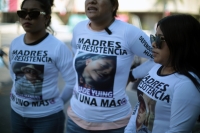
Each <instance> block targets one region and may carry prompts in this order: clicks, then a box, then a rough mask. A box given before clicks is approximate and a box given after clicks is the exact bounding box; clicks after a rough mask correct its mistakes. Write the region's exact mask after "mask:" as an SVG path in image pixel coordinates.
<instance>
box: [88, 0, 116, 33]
mask: <svg viewBox="0 0 200 133" xmlns="http://www.w3.org/2000/svg"><path fill="white" fill-rule="evenodd" d="M115 9H116V7H113V5H112V4H111V2H110V0H85V13H86V15H87V17H88V18H89V19H90V21H91V24H90V26H91V28H92V29H93V30H96V31H100V30H104V28H105V27H108V26H109V25H110V24H111V23H112V21H113V19H114V17H113V15H112V13H113V11H114V10H115Z"/></svg>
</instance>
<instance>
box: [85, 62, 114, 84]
mask: <svg viewBox="0 0 200 133" xmlns="http://www.w3.org/2000/svg"><path fill="white" fill-rule="evenodd" d="M114 68H115V64H114V61H113V60H111V59H97V60H91V59H88V60H87V61H86V67H85V69H84V71H83V74H82V76H83V77H84V79H85V82H86V83H87V84H89V85H91V86H93V87H94V86H95V84H99V83H105V82H107V81H108V80H110V79H111V77H112V76H113V75H112V74H111V73H113V70H114Z"/></svg>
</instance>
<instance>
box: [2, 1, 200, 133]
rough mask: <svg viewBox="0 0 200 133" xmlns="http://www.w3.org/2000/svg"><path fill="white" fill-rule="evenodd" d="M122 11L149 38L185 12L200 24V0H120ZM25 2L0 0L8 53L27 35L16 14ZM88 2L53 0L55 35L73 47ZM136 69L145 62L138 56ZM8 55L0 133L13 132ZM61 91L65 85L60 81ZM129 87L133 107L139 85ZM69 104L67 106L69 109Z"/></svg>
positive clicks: (120, 16)
mask: <svg viewBox="0 0 200 133" xmlns="http://www.w3.org/2000/svg"><path fill="white" fill-rule="evenodd" d="M118 1H119V10H118V16H117V19H120V20H122V21H125V22H127V23H130V24H133V25H135V26H137V27H139V28H140V29H142V30H143V31H144V32H145V33H146V34H147V35H149V34H155V26H156V23H157V21H158V20H160V19H161V18H163V17H165V16H169V15H173V14H180V13H186V14H191V15H192V16H194V17H195V18H196V19H197V20H199V21H200V0H118ZM21 2H22V0H0V49H3V50H4V51H5V52H6V53H8V51H9V46H10V43H11V41H12V40H13V39H14V38H15V37H17V36H19V35H20V34H22V33H24V30H23V29H22V27H21V26H20V24H19V18H18V16H17V14H16V11H17V10H20V6H21V5H20V4H21ZM84 2H85V0H54V7H53V13H52V22H51V27H52V28H53V30H54V31H55V34H54V35H55V36H56V37H57V38H58V39H60V40H61V41H63V42H64V43H66V45H67V46H70V41H71V38H72V30H73V27H74V26H75V25H76V24H77V23H78V22H79V21H82V20H84V19H87V17H86V15H85V14H84ZM135 58H136V60H135V62H133V64H135V65H136V66H137V65H139V64H140V63H142V62H143V61H144V60H143V59H142V58H139V57H135ZM3 61H5V62H6V63H7V62H8V56H5V57H4V59H3V60H2V58H0V133H11V130H10V100H9V93H10V89H11V86H12V81H11V79H10V75H9V71H8V69H7V67H6V66H5V64H4V63H3ZM59 79H60V80H59V83H58V85H59V88H62V87H63V86H64V82H63V80H62V78H61V77H60V78H59ZM137 83H138V82H136V83H135V84H134V85H131V84H129V85H128V86H127V94H128V96H129V100H130V102H131V104H132V105H133V106H134V105H135V101H137V99H136V98H135V97H134V95H135V89H136V86H137ZM67 106H68V104H67V105H66V107H67ZM194 133H200V123H197V124H196V126H195V129H194Z"/></svg>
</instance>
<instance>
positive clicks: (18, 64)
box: [9, 0, 75, 133]
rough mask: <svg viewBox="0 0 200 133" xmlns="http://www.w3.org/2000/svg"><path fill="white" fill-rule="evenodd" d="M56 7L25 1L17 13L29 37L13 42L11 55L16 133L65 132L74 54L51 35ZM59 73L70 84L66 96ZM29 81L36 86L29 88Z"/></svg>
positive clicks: (46, 0)
mask: <svg viewBox="0 0 200 133" xmlns="http://www.w3.org/2000/svg"><path fill="white" fill-rule="evenodd" d="M52 5H53V1H52V0H51V1H50V0H24V1H23V2H22V4H21V10H19V11H17V15H18V16H19V18H20V23H21V25H22V27H23V29H24V31H25V34H22V35H20V36H19V37H17V38H16V39H14V40H13V41H12V43H11V46H10V52H9V58H10V59H9V61H10V73H11V77H12V80H13V87H12V90H11V108H12V110H11V124H12V133H62V132H63V131H64V123H65V114H64V112H63V108H64V103H66V102H67V101H68V99H69V98H70V97H71V95H72V91H73V86H74V81H75V73H74V70H73V68H72V67H71V66H72V59H73V54H72V52H71V51H70V50H69V49H68V47H67V46H66V45H65V44H64V43H63V42H61V41H59V40H58V39H56V38H55V37H54V36H52V35H51V34H49V33H48V32H47V29H48V27H49V25H50V22H51V7H52ZM59 72H60V73H61V75H62V77H63V78H64V80H65V82H66V86H65V88H64V89H63V91H62V93H60V91H59V88H58V74H59ZM24 73H25V75H24ZM37 74H39V76H40V79H37V80H36V81H37V84H36V81H34V83H33V76H34V79H35V78H36V77H35V76H36V75H37ZM25 76H26V78H25ZM22 79H23V81H22ZM28 79H29V80H30V79H31V82H32V85H28V84H27V83H28V82H29V83H30V81H28ZM41 79H42V80H41ZM24 80H27V81H26V82H25V81H24ZM39 81H40V82H39ZM36 88H37V90H34V89H36Z"/></svg>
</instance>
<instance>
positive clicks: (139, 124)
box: [136, 102, 147, 130]
mask: <svg viewBox="0 0 200 133" xmlns="http://www.w3.org/2000/svg"><path fill="white" fill-rule="evenodd" d="M146 113H147V112H146V108H145V104H144V103H143V102H141V103H140V107H139V110H138V115H137V119H136V126H137V130H139V129H140V128H141V127H142V125H143V123H144V121H145V119H146Z"/></svg>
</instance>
